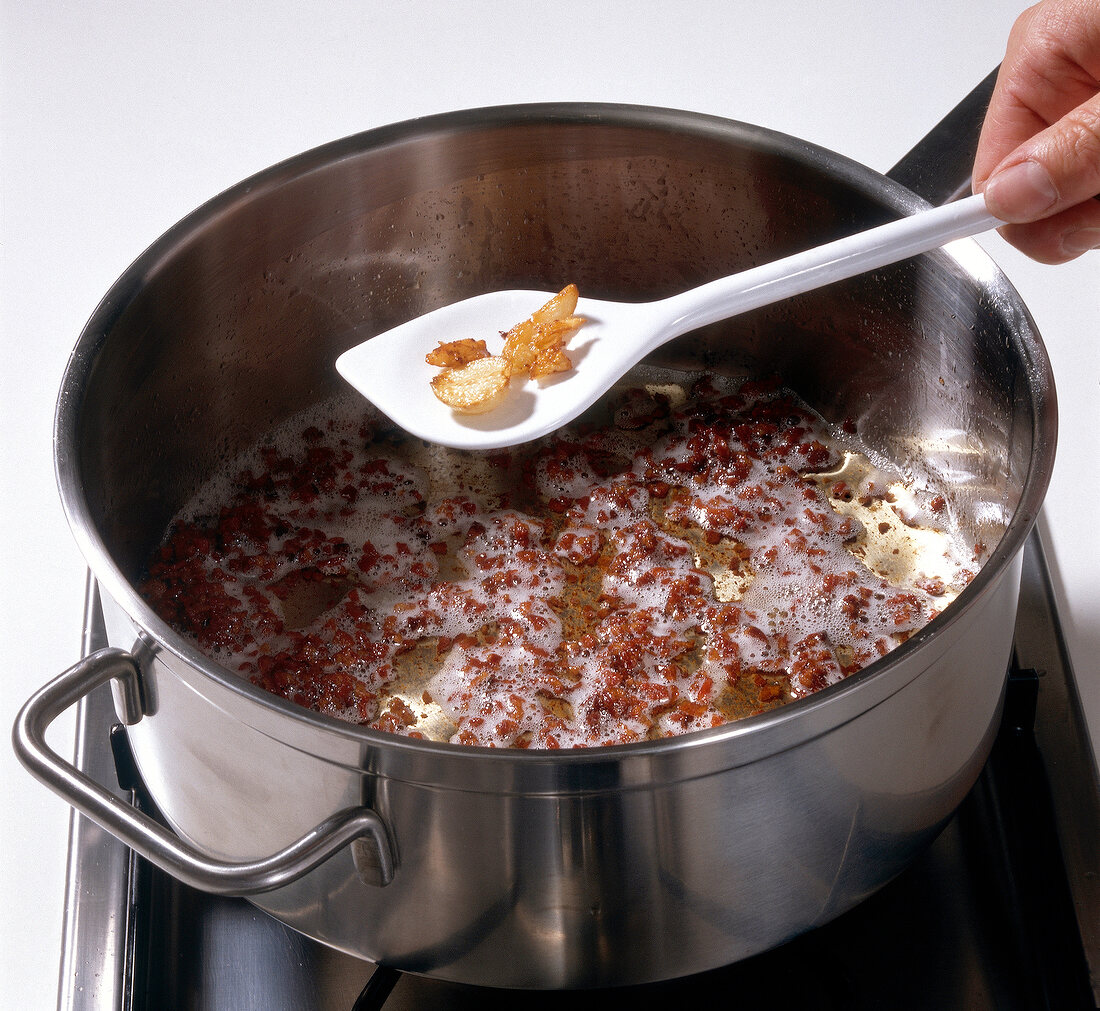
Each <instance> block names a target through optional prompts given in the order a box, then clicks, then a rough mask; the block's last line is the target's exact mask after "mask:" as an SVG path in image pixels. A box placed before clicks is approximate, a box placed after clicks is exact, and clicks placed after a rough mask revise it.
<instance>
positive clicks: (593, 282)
mask: <svg viewBox="0 0 1100 1011" xmlns="http://www.w3.org/2000/svg"><path fill="white" fill-rule="evenodd" d="M917 205H918V201H917V199H916V198H915V197H913V196H912V195H911V194H909V193H908V192H907V191H905V190H903V189H902V188H901V187H899V186H896V185H894V184H892V183H890V182H889V181H888V180H885V179H883V178H882V177H881V176H878V175H876V174H875V173H873V172H871V171H870V170H866V169H863V168H861V167H860V166H857V165H854V164H852V163H850V162H847V161H845V160H844V159H841V158H839V157H837V156H835V155H831V154H830V153H828V152H824V151H821V150H819V149H815V148H813V147H812V146H810V145H807V144H804V143H802V142H799V141H795V140H792V139H790V138H786V137H782V136H780V135H776V134H772V133H769V132H767V131H763V130H760V129H757V128H753V127H746V126H742V125H739V124H735V123H728V122H724V121H717V120H712V119H708V118H706V117H701V116H692V115H689V114H683V113H664V112H660V111H658V110H638V109H630V108H626V107H593V106H583V107H581V106H564V107H554V108H552V109H547V108H537V109H536V108H527V109H523V108H520V109H518V110H517V109H511V110H509V109H502V110H483V111H481V112H476V113H465V114H456V115H451V116H444V117H438V118H436V119H433V120H427V121H420V122H414V123H411V124H405V125H403V126H399V127H393V128H387V129H384V130H380V131H374V132H372V133H368V134H364V135H361V136H359V137H354V138H350V139H348V140H346V141H341V142H338V143H336V144H333V145H329V146H327V147H325V148H321V149H318V150H317V151H314V152H310V153H307V154H305V155H302V156H300V157H299V158H296V159H294V160H292V161H290V162H287V163H285V164H283V165H281V166H277V167H275V168H273V169H271V170H269V171H267V172H265V173H262V174H261V175H259V176H257V177H255V178H254V179H252V180H249V181H247V182H245V183H242V184H241V185H239V186H237V187H236V188H234V189H232V190H230V191H228V192H227V193H226V194H223V195H222V196H221V197H218V198H216V199H215V200H213V201H212V202H211V203H210V204H208V205H206V206H205V207H204V208H201V209H200V210H198V211H197V212H195V214H194V215H192V216H191V217H190V218H188V219H186V220H185V221H184V222H182V223H181V224H180V225H179V226H177V227H176V228H175V229H174V230H173V231H171V232H170V233H168V235H166V236H165V237H164V238H163V239H161V240H160V241H159V242H158V243H157V244H155V245H154V246H153V247H152V248H151V249H150V250H149V251H148V252H146V253H145V254H144V255H143V256H142V258H141V259H139V260H138V262H137V263H136V264H135V265H134V267H133V268H131V270H130V271H129V272H128V273H127V275H125V276H124V277H123V278H122V279H121V280H120V281H119V283H118V285H116V287H115V289H114V290H113V291H112V293H111V294H110V295H109V296H108V298H107V299H106V300H105V302H104V303H103V305H102V306H101V307H100V309H99V310H98V311H97V313H96V315H95V316H94V317H93V319H92V321H91V322H90V323H89V326H88V328H87V330H86V331H85V333H84V335H83V337H82V339H81V343H80V345H79V346H78V349H77V354H76V355H75V356H74V361H73V364H72V365H71V366H70V370H69V374H68V376H67V377H66V385H65V388H64V389H63V391H62V401H61V406H60V408H59V460H60V463H59V470H61V471H62V484H63V494H67V506H68V508H69V511H70V516H71V517H72V518H73V519H74V521H75V522H76V523H77V524H85V525H88V526H89V527H90V529H91V531H92V536H93V539H94V540H97V541H100V542H102V545H103V546H104V547H105V550H106V553H107V555H108V556H109V557H110V559H111V560H113V563H114V564H115V565H117V567H118V568H119V569H120V570H121V571H122V573H123V574H124V576H125V577H126V578H127V579H129V580H137V579H138V578H139V577H140V574H141V571H142V569H143V567H144V566H145V564H146V563H147V561H148V559H149V557H150V555H151V553H152V551H153V549H154V547H155V546H156V545H157V544H158V542H159V541H160V540H161V538H162V536H163V534H164V532H165V529H166V527H167V525H168V523H169V521H170V519H171V517H172V516H173V515H174V514H175V513H176V512H177V511H178V510H179V508H180V507H181V506H182V504H183V503H184V502H185V501H186V500H187V499H188V498H189V497H190V496H191V495H192V494H193V493H194V491H195V490H196V488H197V487H198V486H199V485H200V484H201V483H202V482H203V481H204V480H205V479H206V478H207V477H208V476H209V475H210V474H211V473H213V472H214V471H215V470H216V469H217V468H218V467H219V466H220V465H222V464H223V463H224V462H225V461H227V460H228V459H231V458H232V457H234V456H235V455H236V454H237V453H239V452H240V451H242V450H243V449H245V448H246V447H248V446H250V445H251V444H253V443H254V442H255V441H256V440H258V439H259V438H260V437H262V436H263V435H264V434H265V433H267V432H268V431H269V430H270V429H271V428H273V427H274V426H276V425H278V424H279V423H280V422H282V421H283V420H284V419H286V418H287V417H289V416H290V415H292V414H294V413H295V412H297V411H299V410H301V409H303V408H305V407H307V406H310V405H312V404H314V403H316V402H318V401H320V400H322V399H325V398H327V397H329V396H331V395H332V394H333V393H334V392H337V391H342V390H343V389H344V387H343V384H342V381H341V380H340V379H339V377H338V376H337V374H336V372H335V369H334V365H333V363H334V361H335V359H336V358H337V356H338V355H339V354H340V353H341V352H342V351H344V350H346V349H347V348H348V347H350V346H352V345H353V344H356V343H359V342H360V341H362V340H364V339H366V338H367V337H369V336H370V335H371V334H373V333H377V332H380V331H382V330H385V329H387V328H389V327H391V326H393V325H395V324H397V323H400V322H402V321H404V320H406V319H409V318H411V317H413V316H416V315H418V314H421V313H424V312H426V311H428V310H430V309H432V308H435V307H437V306H440V305H443V304H446V303H448V302H451V301H454V300H456V299H460V298H463V297H466V296H470V295H474V294H477V293H480V292H483V291H487V290H491V289H494V288H513V287H524V286H530V287H536V288H544V289H547V290H550V289H554V290H556V289H557V288H558V287H560V286H562V285H563V284H565V283H567V282H571V281H572V282H575V283H576V284H577V285H578V286H579V288H580V290H581V292H582V294H585V295H591V296H595V297H600V298H614V299H622V300H628V301H629V300H646V299H652V298H658V297H661V296H664V295H667V294H671V293H673V292H676V291H679V290H681V289H683V288H686V287H689V286H692V285H696V284H700V283H702V282H704V281H708V280H711V279H713V278H717V277H720V276H722V275H724V274H728V273H732V272H734V271H737V270H741V269H744V268H746V267H749V266H752V265H754V264H757V263H760V262H762V261H764V260H767V259H772V258H776V257H779V256H782V255H785V254H788V253H791V252H795V251H797V250H799V249H803V248H806V247H807V246H810V245H812V244H816V243H819V242H823V241H827V240H829V239H832V238H836V237H838V236H841V235H844V234H847V233H850V232H852V231H854V230H856V229H858V228H861V227H866V226H869V225H872V224H875V223H878V222H880V221H884V220H887V219H889V218H891V217H894V216H897V214H898V213H899V212H904V211H906V210H912V209H916V207H917ZM650 363H651V364H658V365H661V366H665V367H669V368H672V369H677V370H680V369H682V370H687V371H694V370H699V369H709V370H714V371H717V372H720V373H725V374H734V375H735V374H740V373H749V374H753V375H760V376H766V375H772V374H779V375H780V376H782V377H783V379H784V381H785V383H786V384H787V385H788V386H789V387H791V388H792V389H793V390H795V392H797V393H798V394H799V395H800V396H801V397H802V398H803V399H804V400H806V401H807V402H808V403H809V404H810V405H811V406H812V407H813V408H814V409H816V410H817V411H818V412H819V413H820V414H821V415H822V416H824V418H825V419H826V420H827V421H830V422H833V423H835V424H840V423H842V422H845V421H853V422H854V423H855V424H856V426H857V429H858V434H859V437H860V439H861V440H862V442H863V443H865V444H866V445H868V446H870V447H871V448H872V449H874V450H875V451H877V452H880V453H882V454H884V455H885V456H886V457H888V458H889V459H891V460H892V461H894V463H895V464H898V465H900V467H901V468H902V469H903V470H908V471H909V472H911V473H912V474H913V476H914V477H915V478H916V479H917V480H931V481H932V482H933V483H936V484H939V485H940V486H941V487H943V488H946V489H947V490H948V491H949V493H950V499H951V501H950V507H951V510H952V513H953V516H954V519H955V521H956V523H957V524H958V526H959V528H960V529H961V532H962V534H963V536H964V537H965V538H968V539H969V540H970V541H972V542H978V541H981V542H983V543H984V544H985V545H987V546H988V547H989V548H990V549H992V548H993V546H994V545H995V544H997V543H998V541H999V540H1000V539H1001V537H1002V535H1003V533H1004V531H1005V530H1006V528H1007V526H1008V524H1009V522H1010V521H1011V520H1012V518H1013V516H1014V515H1015V514H1016V513H1017V512H1018V510H1019V509H1020V507H1021V504H1022V503H1023V502H1024V501H1025V499H1026V500H1027V510H1030V511H1032V512H1033V511H1034V510H1035V509H1037V508H1038V501H1039V499H1040V498H1041V493H1042V486H1043V485H1045V477H1046V474H1047V473H1048V472H1049V459H1047V460H1045V461H1044V462H1042V464H1041V465H1039V466H1035V465H1034V461H1035V459H1036V457H1037V456H1040V457H1041V456H1044V455H1045V456H1046V457H1049V456H1050V454H1051V452H1052V447H1053V394H1052V390H1051V388H1050V374H1049V369H1048V367H1047V366H1046V363H1045V357H1044V356H1043V352H1042V348H1041V345H1040V344H1039V342H1038V338H1037V336H1036V335H1035V333H1034V331H1033V328H1032V326H1031V323H1030V320H1029V319H1028V317H1027V315H1026V313H1025V312H1024V311H1023V310H1022V309H1021V308H1020V307H1019V304H1018V300H1017V299H1016V296H1015V294H1014V293H1013V292H1012V290H1011V289H1010V288H1009V287H1008V285H1007V284H1006V283H1005V282H1004V280H1003V278H1002V277H1001V276H1000V274H999V273H998V272H997V271H996V270H995V268H993V267H992V266H991V265H990V264H989V261H988V260H986V259H985V258H984V256H983V255H982V254H981V253H980V252H979V251H978V250H977V248H976V247H975V246H973V244H970V243H963V244H958V245H957V247H956V249H955V251H954V255H948V254H946V253H943V252H938V253H935V254H930V255H926V256H923V257H920V258H917V259H915V260H911V261H907V262H905V263H902V264H899V265H896V266H894V267H890V268H885V269H883V270H879V271H876V272H875V273H873V274H870V275H866V276H863V277H860V278H856V279H853V280H851V281H848V282H843V283H840V284H834V285H832V286H830V287H828V288H826V289H823V290H820V291H818V292H814V293H810V294H807V295H804V296H801V297H799V298H796V299H791V300H789V301H786V302H784V303H782V304H780V305H776V306H772V307H769V308H766V309H763V310H759V311H756V312H753V313H750V314H747V315H744V316H742V317H740V318H738V319H735V320H730V321H727V322H724V323H721V324H716V325H714V326H711V327H708V328H706V329H705V330H701V331H697V332H696V333H694V334H690V335H687V336H686V337H684V338H681V339H680V340H678V341H676V342H674V343H673V344H671V345H669V346H667V347H666V348H664V349H663V350H662V351H661V352H659V354H658V356H656V357H655V358H652V359H650ZM67 474H71V475H72V477H71V480H72V481H73V483H74V485H75V488H74V489H70V490H69V492H68V493H66V491H65V484H66V481H67V477H66V475H67ZM1029 475H1030V476H1029ZM1029 487H1030V488H1031V489H1032V490H1031V491H1029V492H1028V493H1027V495H1025V491H1026V490H1027V489H1028V488H1029ZM1036 488H1037V490H1035V489H1036ZM93 567H94V566H93Z"/></svg>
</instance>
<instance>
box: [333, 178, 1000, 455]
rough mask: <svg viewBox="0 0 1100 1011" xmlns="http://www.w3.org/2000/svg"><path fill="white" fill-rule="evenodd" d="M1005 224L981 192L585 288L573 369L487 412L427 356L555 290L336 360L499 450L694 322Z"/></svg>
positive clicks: (374, 391)
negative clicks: (780, 246)
mask: <svg viewBox="0 0 1100 1011" xmlns="http://www.w3.org/2000/svg"><path fill="white" fill-rule="evenodd" d="M998 224H1000V222H999V221H998V220H997V218H995V217H993V215H991V214H990V213H989V211H988V210H987V209H986V206H985V199H984V198H983V197H982V196H981V195H980V194H979V195H976V196H972V197H967V198H965V199H963V200H959V201H957V202H955V203H951V204H945V205H944V206H942V207H936V208H933V209H931V210H927V211H921V212H919V213H917V214H913V215H910V216H909V217H906V218H901V219H899V220H897V221H892V222H889V223H887V224H885V225H880V226H878V227H876V228H871V229H868V230H866V231H862V232H858V233H856V234H855V235H852V236H848V237H846V238H843V239H838V240H836V241H835V242H830V243H826V244H825V245H822V246H817V247H815V248H813V249H809V250H806V251H804V252H801V253H796V254H794V255H793V256H788V257H784V258H783V259H780V260H775V261H773V262H771V263H767V264H763V265H761V266H758V267H752V268H750V269H749V270H745V271H741V272H740V273H737V274H733V275H731V276H729V277H724V278H720V279H718V280H715V281H711V282H709V283H707V284H704V285H701V286H700V287H698V288H692V289H690V290H689V291H685V292H681V293H680V294H677V295H673V296H671V297H669V298H665V299H660V300H658V301H655V302H610V301H604V300H599V299H590V298H584V297H583V296H582V297H581V298H580V300H579V301H578V303H577V308H576V314H577V315H579V316H582V317H584V318H585V320H586V322H585V324H584V326H582V327H581V328H580V329H579V330H578V331H576V334H575V336H574V338H573V340H572V341H571V343H570V345H569V348H568V355H569V358H570V360H571V361H572V363H573V368H572V370H571V371H568V372H561V373H556V374H555V375H553V376H550V377H548V378H546V379H542V380H539V381H527V382H521V381H520V380H519V378H518V377H516V378H514V379H513V381H512V384H511V387H510V388H509V390H508V391H507V395H506V397H505V398H504V400H503V401H502V402H501V403H500V404H499V405H497V406H495V407H493V408H492V410H489V411H487V412H486V413H484V414H460V413H458V412H455V411H453V410H452V409H451V408H450V407H448V406H446V405H445V404H444V403H442V402H441V401H440V400H438V399H437V398H436V397H435V395H434V393H433V392H432V388H431V380H432V379H433V378H434V377H435V376H436V375H438V374H439V370H438V369H437V368H435V367H434V366H431V365H429V364H428V363H427V362H426V361H425V360H424V358H425V355H426V354H427V353H428V352H430V351H431V350H432V349H433V348H434V347H435V346H436V344H437V343H439V342H440V341H456V340H462V339H464V338H472V339H475V340H485V341H486V344H487V345H488V346H489V348H490V352H491V353H493V352H498V351H499V347H495V346H494V342H502V338H500V337H499V336H498V335H500V334H503V333H504V332H505V331H507V330H509V329H510V328H511V327H512V326H514V325H515V324H516V323H518V322H520V321H521V320H524V319H526V318H528V317H529V316H530V315H531V314H532V313H533V312H534V311H535V310H536V309H538V308H539V307H540V306H542V305H543V304H545V303H546V302H547V301H548V300H549V299H550V298H552V297H553V294H554V293H553V292H546V291H531V290H520V289H513V290H507V291H495V292H488V293H486V294H483V295H476V296H474V297H473V298H468V299H464V300H462V301H460V302H455V303H452V304H451V305H447V306H444V307H442V308H440V309H436V310H434V311H432V312H429V313H426V314H425V315H423V316H419V317H417V318H415V319H412V320H409V321H408V322H407V323H402V324H400V325H399V326H396V327H394V328H393V329H391V330H387V331H385V332H384V333H380V334H378V335H377V336H375V337H372V338H371V339H370V340H367V341H365V342H364V343H362V344H359V345H356V346H355V347H353V348H350V349H349V350H347V351H345V352H344V353H343V354H342V355H341V356H340V357H339V358H338V359H337V360H336V368H337V371H338V372H339V373H340V375H341V376H343V377H344V379H346V380H347V381H348V382H349V383H350V384H351V385H352V386H353V387H355V389H356V390H358V391H359V392H360V393H361V394H362V395H363V396H364V397H366V398H367V399H368V400H369V401H371V403H373V404H374V405H375V406H376V407H377V408H378V409H379V410H381V411H382V412H383V413H384V414H386V415H387V416H388V417H389V418H391V419H392V420H393V421H394V422H396V423H397V424H398V425H400V426H401V427H402V428H404V429H405V430H406V431H407V432H409V433H411V434H412V435H415V436H418V437H420V438H422V439H426V440H428V441H429V442H434V443H438V444H439V445H443V446H450V447H453V448H456V449H499V448H502V447H505V446H514V445H519V444H520V443H524V442H529V441H531V440H533V439H537V438H539V437H540V436H543V435H547V434H549V433H550V432H553V431H555V430H556V429H558V428H560V427H561V426H562V425H564V424H566V423H567V422H569V421H571V420H572V419H574V418H575V417H577V415H579V414H580V413H581V412H582V411H584V410H585V409H586V408H588V407H590V406H591V405H592V404H594V403H595V402H596V401H597V400H598V399H599V398H600V397H601V396H602V395H603V394H604V393H606V392H607V391H608V390H609V389H610V388H611V387H612V386H613V385H614V384H615V383H616V382H617V381H618V380H619V379H620V378H621V377H622V376H623V375H624V374H625V373H626V372H627V371H628V370H629V369H630V368H631V367H632V366H634V365H636V364H637V363H638V362H639V361H641V359H642V358H644V357H645V356H646V355H647V354H649V353H650V352H651V351H653V350H654V349H655V348H657V347H659V346H660V345H662V344H664V343H666V342H667V341H670V340H672V339H673V338H675V337H679V336H681V335H683V334H685V333H688V332H689V331H691V330H695V329H697V328H699V327H702V326H706V325H707V324H710V323H715V322H717V321H719V320H722V319H728V318H729V317H731V316H735V315H737V314H738V313H742V312H748V311H749V310H751V309H757V308H760V307H761V306H764V305H768V304H770V303H772V302H777V301H779V300H781V299H783V298H789V297H791V296H793V295H798V294H802V293H803V292H807V291H811V290H813V289H814V288H819V287H822V286H823V285H826V284H831V283H833V282H835V281H840V280H844V279H846V278H849V277H854V276H855V275H856V274H860V273H863V272H865V271H868V270H874V269H876V268H877V267H882V266H885V265H887V264H890V263H895V262H897V261H899V260H903V259H906V258H908V257H910V256H915V255H917V254H919V253H923V252H927V251H928V250H930V249H934V248H936V247H938V246H941V245H943V244H945V243H947V242H951V241H953V240H955V239H960V238H965V237H967V236H970V235H975V234H977V233H979V232H982V231H986V230H988V229H990V228H993V227H995V226H996V225H998Z"/></svg>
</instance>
